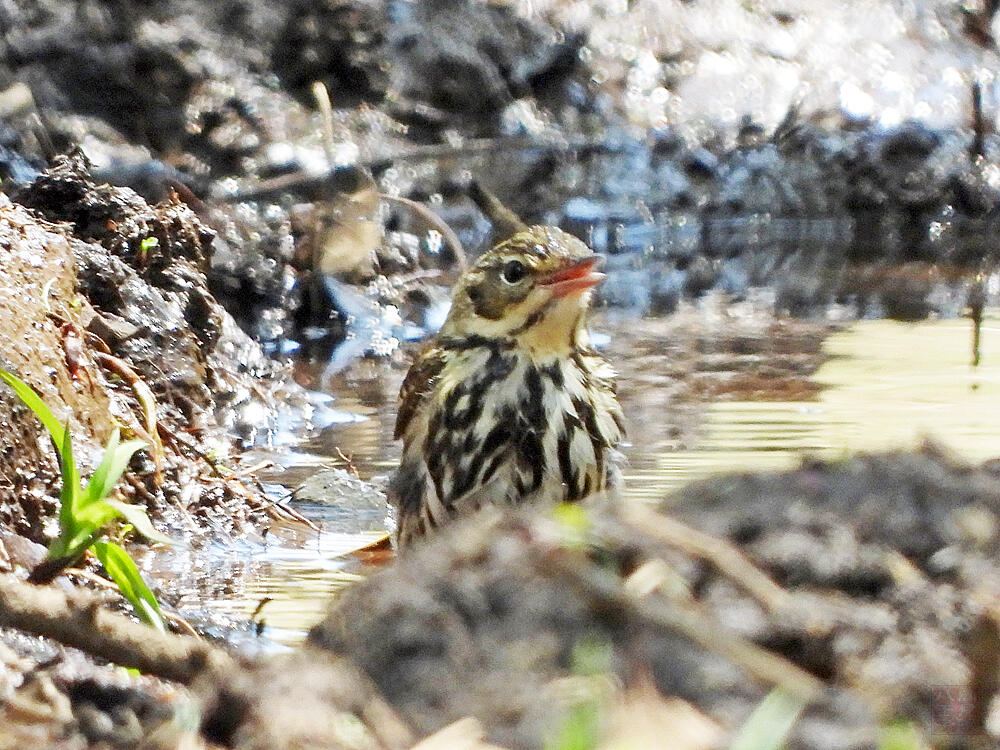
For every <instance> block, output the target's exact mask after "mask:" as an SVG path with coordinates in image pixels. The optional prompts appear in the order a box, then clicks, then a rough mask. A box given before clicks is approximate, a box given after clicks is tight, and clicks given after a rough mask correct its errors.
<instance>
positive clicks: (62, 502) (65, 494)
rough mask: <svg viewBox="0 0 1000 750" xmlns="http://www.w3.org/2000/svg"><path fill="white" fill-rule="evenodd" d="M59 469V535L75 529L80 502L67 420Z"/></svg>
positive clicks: (77, 475)
mask: <svg viewBox="0 0 1000 750" xmlns="http://www.w3.org/2000/svg"><path fill="white" fill-rule="evenodd" d="M59 469H60V471H61V472H62V489H60V490H59V530H60V536H68V535H70V534H73V533H74V532H75V530H76V514H77V512H78V510H79V504H80V503H79V501H80V472H79V471H78V470H77V468H76V461H75V460H74V459H73V436H72V435H71V434H70V432H69V422H67V423H66V428H65V429H64V430H63V443H62V446H61V447H60V450H59Z"/></svg>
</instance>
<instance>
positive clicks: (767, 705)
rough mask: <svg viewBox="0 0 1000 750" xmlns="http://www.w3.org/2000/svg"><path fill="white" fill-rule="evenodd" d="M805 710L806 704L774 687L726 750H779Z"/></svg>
mask: <svg viewBox="0 0 1000 750" xmlns="http://www.w3.org/2000/svg"><path fill="white" fill-rule="evenodd" d="M805 707H806V701H804V700H802V699H801V698H799V697H796V696H794V695H791V694H789V693H787V692H785V691H784V690H782V689H781V688H775V689H774V690H772V691H771V692H770V693H768V694H767V697H765V698H764V700H762V701H761V702H760V705H759V706H757V708H755V709H754V712H753V713H752V714H750V718H749V719H747V721H746V723H745V724H744V725H743V726H742V727H741V728H740V731H739V732H737V734H736V737H734V738H733V742H732V744H731V745H730V746H729V750H779V749H780V748H782V747H784V745H785V740H786V739H787V738H788V734H789V732H791V731H792V727H793V726H794V725H795V722H796V721H798V718H799V714H801V713H802V710H803V709H804V708H805Z"/></svg>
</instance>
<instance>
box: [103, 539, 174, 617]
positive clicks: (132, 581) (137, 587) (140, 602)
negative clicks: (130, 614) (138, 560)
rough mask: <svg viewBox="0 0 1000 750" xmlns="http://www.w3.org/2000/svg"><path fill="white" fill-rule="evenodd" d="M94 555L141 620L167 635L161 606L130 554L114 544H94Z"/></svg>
mask: <svg viewBox="0 0 1000 750" xmlns="http://www.w3.org/2000/svg"><path fill="white" fill-rule="evenodd" d="M94 554H95V555H97V559H98V560H100V561H101V565H103V566H104V569H105V570H106V571H107V573H108V575H109V576H111V580H112V581H114V582H115V583H116V584H117V585H118V590H119V591H121V592H122V596H124V597H125V598H126V599H128V601H129V604H131V605H132V606H133V607H134V608H135V611H136V614H137V615H139V619H140V620H142V621H143V622H145V623H146V624H147V625H151V626H152V627H154V628H156V629H157V630H159V631H160V632H161V633H165V632H166V630H167V627H166V625H165V624H164V622H163V613H162V612H160V604H159V602H157V601H156V597H155V596H153V592H152V591H150V590H149V586H147V585H146V582H145V581H144V580H143V578H142V574H141V573H139V569H138V568H137V567H136V565H135V563H134V562H133V561H132V558H131V557H129V556H128V553H127V552H126V551H125V550H124V549H122V548H121V547H119V546H118V545H117V544H114V543H112V542H94Z"/></svg>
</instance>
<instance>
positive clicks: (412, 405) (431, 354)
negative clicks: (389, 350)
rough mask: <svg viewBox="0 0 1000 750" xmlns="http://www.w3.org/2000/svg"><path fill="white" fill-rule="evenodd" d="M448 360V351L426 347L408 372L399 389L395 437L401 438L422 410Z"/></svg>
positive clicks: (435, 347)
mask: <svg viewBox="0 0 1000 750" xmlns="http://www.w3.org/2000/svg"><path fill="white" fill-rule="evenodd" d="M447 361H448V353H447V352H446V351H445V350H444V349H442V348H440V347H437V346H431V347H430V348H428V349H425V350H424V351H423V352H422V353H421V354H420V356H418V357H417V359H416V361H415V362H414V363H413V364H412V365H411V366H410V371H409V372H408V373H406V378H405V379H404V380H403V385H402V387H401V388H400V389H399V402H400V403H399V414H398V415H397V417H396V430H395V433H394V434H393V437H394V438H395V439H396V440H399V439H400V438H402V437H403V433H405V432H406V428H407V426H408V425H409V424H410V422H411V421H412V420H413V417H414V416H416V414H417V413H418V412H419V411H420V407H421V405H422V404H423V403H424V400H425V399H426V398H427V397H428V396H429V395H430V394H431V393H432V392H433V391H434V387H435V386H436V385H437V380H438V377H439V376H440V374H441V371H442V370H443V369H444V366H445V363H446V362H447Z"/></svg>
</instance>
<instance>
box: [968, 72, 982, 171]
mask: <svg viewBox="0 0 1000 750" xmlns="http://www.w3.org/2000/svg"><path fill="white" fill-rule="evenodd" d="M985 155H986V118H985V117H984V116H983V84H982V82H981V81H979V80H978V79H977V80H974V81H973V82H972V145H971V146H969V156H970V157H972V161H973V162H979V161H980V160H982V158H983V157H984V156H985Z"/></svg>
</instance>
